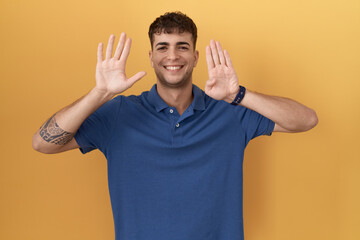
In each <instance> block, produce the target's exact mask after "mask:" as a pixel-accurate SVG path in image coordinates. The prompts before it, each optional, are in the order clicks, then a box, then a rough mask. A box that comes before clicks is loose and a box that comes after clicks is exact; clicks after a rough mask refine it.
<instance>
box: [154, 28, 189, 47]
mask: <svg viewBox="0 0 360 240" xmlns="http://www.w3.org/2000/svg"><path fill="white" fill-rule="evenodd" d="M158 42H188V43H189V44H191V45H192V34H191V33H189V32H182V33H179V32H178V31H176V32H171V33H166V32H164V31H162V32H161V33H155V34H154V44H155V45H156V43H158Z"/></svg>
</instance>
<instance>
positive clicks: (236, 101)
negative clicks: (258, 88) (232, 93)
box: [231, 86, 246, 105]
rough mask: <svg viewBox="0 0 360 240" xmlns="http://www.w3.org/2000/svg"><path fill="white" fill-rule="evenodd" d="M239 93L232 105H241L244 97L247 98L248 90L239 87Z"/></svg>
mask: <svg viewBox="0 0 360 240" xmlns="http://www.w3.org/2000/svg"><path fill="white" fill-rule="evenodd" d="M239 88H240V89H239V92H238V94H237V95H236V97H235V99H234V101H233V102H232V103H231V104H232V105H239V103H240V102H241V101H242V100H243V98H244V96H245V92H246V88H244V87H243V86H239Z"/></svg>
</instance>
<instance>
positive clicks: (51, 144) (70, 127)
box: [33, 88, 113, 153]
mask: <svg viewBox="0 0 360 240" xmlns="http://www.w3.org/2000/svg"><path fill="white" fill-rule="evenodd" d="M112 97H113V95H109V94H105V93H102V92H101V91H98V90H97V89H96V88H94V89H92V90H91V91H90V92H89V93H88V94H86V95H85V96H84V97H82V98H80V99H79V100H77V101H76V102H74V103H73V104H71V105H69V106H67V107H65V108H63V109H61V110H60V111H58V112H57V113H55V114H54V115H53V116H52V117H50V119H49V120H47V121H46V122H45V123H44V124H43V125H42V126H41V127H40V129H39V130H38V131H37V132H36V133H35V134H34V136H33V147H34V149H35V150H37V151H40V152H46V153H55V152H58V151H59V150H60V149H61V148H63V147H64V146H65V145H66V144H68V143H69V142H70V141H71V140H72V139H73V137H74V135H75V133H76V132H77V130H78V129H79V127H80V126H81V124H82V123H83V122H84V121H85V119H86V118H87V117H89V116H90V115H91V114H92V113H93V112H94V111H95V110H96V109H98V108H99V107H100V106H101V105H103V104H104V103H105V102H107V101H108V100H110V99H111V98H112Z"/></svg>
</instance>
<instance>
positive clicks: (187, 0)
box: [0, 0, 360, 240]
mask: <svg viewBox="0 0 360 240" xmlns="http://www.w3.org/2000/svg"><path fill="white" fill-rule="evenodd" d="M173 10H181V11H183V12H185V13H186V14H188V15H189V16H190V17H192V18H193V20H194V21H195V22H196V24H197V26H198V29H199V39H198V45H197V46H198V49H199V51H200V62H199V64H198V66H197V68H196V69H195V72H194V83H195V84H197V85H199V86H200V87H201V88H203V87H204V84H205V81H206V80H207V68H206V61H205V46H206V44H208V42H209V40H210V39H211V38H214V39H216V40H219V41H220V42H221V43H222V45H223V47H224V48H225V49H227V50H228V51H229V52H230V54H231V57H232V61H233V63H234V65H235V67H236V70H237V73H238V76H239V78H240V81H241V83H242V84H243V85H244V86H246V87H247V88H249V89H251V90H255V91H258V92H262V93H266V94H271V95H278V96H285V97H289V98H292V99H295V100H297V101H299V102H302V103H304V104H305V105H307V106H310V107H312V108H314V109H315V110H316V112H317V114H318V116H319V120H320V122H319V125H318V126H317V127H316V128H315V129H313V130H311V131H309V132H306V133H300V134H283V133H275V134H273V136H271V137H260V138H257V139H255V140H253V141H252V143H250V145H249V146H248V148H247V150H246V156H245V162H244V220H245V238H246V240H264V239H266V240H289V239H291V240H300V239H301V240H302V239H326V240H334V239H341V240H343V239H346V240H356V239H360V204H359V203H360V185H359V183H360V174H359V173H360V163H359V160H360V154H359V147H360V146H359V140H358V139H359V134H360V127H359V124H360V122H359V121H360V108H359V103H360V83H359V82H360V57H359V56H360V1H359V0H343V1H340V0H315V1H314V0H302V1H285V0H273V1H264V0H260V1H249V0H220V1H214V0H201V1H196V0H182V1H162V0H153V1H142V2H136V1H134V2H131V1H120V0H117V1H115V0H103V1H96V0H87V1H84V0H75V1H74V0H61V1H60V0H59V1H51V0H32V1H29V0H0V34H1V38H0V59H1V60H0V61H1V63H0V81H1V85H0V86H1V94H0V102H1V112H0V121H1V125H0V126H1V138H0V146H1V162H0V190H1V196H0V239H3V240H8V239H11V240H15V239H16V240H18V239H19V240H20V239H28V240H30V239H36V240H42V239H52V240H56V239H59V240H60V239H61V240H63V239H67V240H72V239H74V240H78V239H88V240H92V239H94V240H95V239H102V240H106V239H109V240H111V239H114V226H113V219H112V212H111V206H110V199H109V195H108V188H107V175H106V169H107V166H106V160H105V158H104V157H103V155H102V154H101V153H100V152H99V151H94V152H92V153H90V154H87V155H82V154H81V153H80V152H79V151H78V150H75V151H70V152H66V153H62V154H58V155H44V154H41V153H37V152H35V151H34V150H32V147H31V140H32V134H33V133H34V132H35V131H36V130H37V129H38V128H39V127H40V125H41V124H42V123H43V122H44V121H45V120H46V119H47V118H48V117H50V116H51V115H52V114H53V113H54V112H56V111H57V110H59V109H60V108H62V107H64V106H66V105H68V104H70V103H71V102H73V101H75V100H76V99H77V98H79V97H81V96H82V95H83V94H86V93H87V92H88V91H89V90H90V89H91V88H92V87H93V86H94V83H95V82H94V75H95V64H96V49H97V44H98V43H99V42H104V43H106V42H107V40H108V37H109V35H110V34H111V33H114V34H116V35H117V37H118V36H119V34H120V33H121V32H122V31H124V32H126V33H127V34H128V35H129V36H131V37H132V39H133V46H132V52H131V55H130V57H129V60H128V64H127V72H128V74H129V75H132V74H134V73H136V72H138V71H140V70H145V71H147V72H148V75H147V76H146V77H145V78H144V79H142V80H141V81H140V82H138V83H137V84H136V85H135V86H134V87H133V88H132V89H130V90H128V91H127V92H126V93H125V94H126V95H128V94H139V93H141V92H142V91H144V90H148V89H149V88H150V87H151V86H152V85H153V84H154V82H155V75H154V73H153V71H152V68H151V67H150V64H149V60H148V50H149V49H150V44H149V40H148V38H147V30H148V26H149V24H150V23H151V22H152V21H153V20H154V19H155V18H156V17H157V16H159V15H161V14H163V13H164V12H166V11H173ZM117 39H118V38H117ZM149 239H151V238H149ZM169 240H171V239H169ZM184 240H198V239H184Z"/></svg>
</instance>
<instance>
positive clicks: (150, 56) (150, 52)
mask: <svg viewBox="0 0 360 240" xmlns="http://www.w3.org/2000/svg"><path fill="white" fill-rule="evenodd" d="M149 59H150V63H151V67H154V63H153V61H152V51H151V50H150V51H149Z"/></svg>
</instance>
